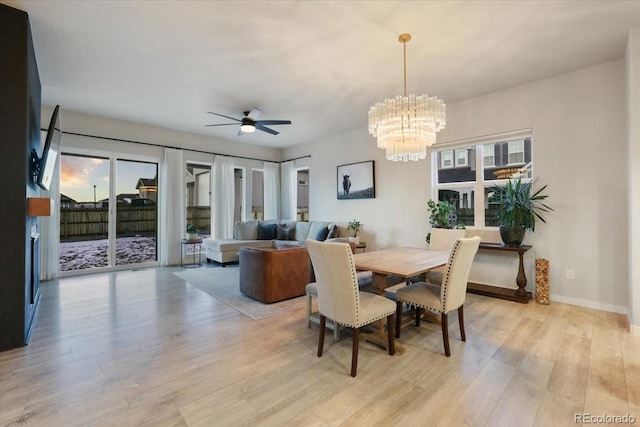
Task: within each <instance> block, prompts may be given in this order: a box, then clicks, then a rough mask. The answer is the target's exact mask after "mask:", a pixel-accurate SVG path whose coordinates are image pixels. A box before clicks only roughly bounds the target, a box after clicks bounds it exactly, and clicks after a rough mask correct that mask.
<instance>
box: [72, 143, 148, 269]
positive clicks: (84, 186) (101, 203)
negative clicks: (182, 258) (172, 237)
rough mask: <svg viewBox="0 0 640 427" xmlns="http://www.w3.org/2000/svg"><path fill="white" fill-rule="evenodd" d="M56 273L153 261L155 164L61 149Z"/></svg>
mask: <svg viewBox="0 0 640 427" xmlns="http://www.w3.org/2000/svg"><path fill="white" fill-rule="evenodd" d="M60 166H61V174H60V271H61V272H63V273H64V272H69V273H72V272H78V271H86V270H92V269H109V268H112V267H121V266H131V265H142V264H148V263H155V262H157V229H158V227H157V224H158V221H157V219H158V206H157V194H158V183H157V177H158V164H157V162H146V161H136V160H130V159H120V158H116V157H98V156H87V155H77V154H67V153H64V154H62V156H61V160H60Z"/></svg>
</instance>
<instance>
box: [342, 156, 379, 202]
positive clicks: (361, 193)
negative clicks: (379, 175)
mask: <svg viewBox="0 0 640 427" xmlns="http://www.w3.org/2000/svg"><path fill="white" fill-rule="evenodd" d="M373 165H374V162H373V160H369V161H366V162H360V163H350V164H347V165H340V166H338V176H337V181H338V182H337V184H338V186H337V187H338V199H339V200H346V199H373V198H375V197H376V196H375V185H374V168H373Z"/></svg>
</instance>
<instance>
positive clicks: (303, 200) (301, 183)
mask: <svg viewBox="0 0 640 427" xmlns="http://www.w3.org/2000/svg"><path fill="white" fill-rule="evenodd" d="M297 178H298V203H297V205H298V206H297V218H298V221H309V169H299V170H298V171H297Z"/></svg>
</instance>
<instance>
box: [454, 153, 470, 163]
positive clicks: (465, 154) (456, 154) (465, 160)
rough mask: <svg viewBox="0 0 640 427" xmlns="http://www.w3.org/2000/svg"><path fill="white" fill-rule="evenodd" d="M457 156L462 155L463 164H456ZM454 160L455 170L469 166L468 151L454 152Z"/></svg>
mask: <svg viewBox="0 0 640 427" xmlns="http://www.w3.org/2000/svg"><path fill="white" fill-rule="evenodd" d="M459 154H462V155H463V156H464V164H460V163H458V160H459V156H458V155H459ZM454 159H455V167H457V168H462V167H467V166H469V150H467V149H463V150H460V149H458V150H455V156H454Z"/></svg>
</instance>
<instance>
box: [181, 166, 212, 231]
mask: <svg viewBox="0 0 640 427" xmlns="http://www.w3.org/2000/svg"><path fill="white" fill-rule="evenodd" d="M185 181H186V186H187V224H193V225H195V226H196V228H197V229H198V231H199V232H200V234H201V235H202V236H209V235H211V166H210V165H201V164H195V163H187V176H186V180H185Z"/></svg>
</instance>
